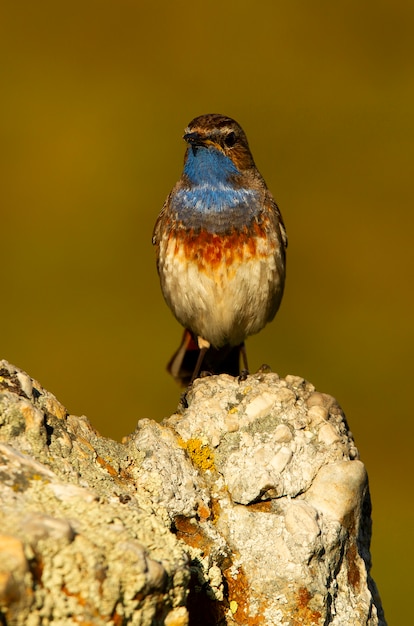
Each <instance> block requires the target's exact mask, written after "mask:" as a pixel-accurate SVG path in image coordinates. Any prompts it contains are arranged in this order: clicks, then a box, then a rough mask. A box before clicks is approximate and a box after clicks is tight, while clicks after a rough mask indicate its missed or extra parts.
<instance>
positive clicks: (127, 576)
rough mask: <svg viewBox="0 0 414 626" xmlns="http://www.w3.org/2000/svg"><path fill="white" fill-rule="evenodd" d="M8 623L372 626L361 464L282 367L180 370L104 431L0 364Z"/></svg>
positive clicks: (0, 570)
mask: <svg viewBox="0 0 414 626" xmlns="http://www.w3.org/2000/svg"><path fill="white" fill-rule="evenodd" d="M0 391H1V393H0V475H1V478H2V480H1V483H0V501H1V511H0V528H1V533H2V534H1V535H0V610H1V611H2V613H3V614H4V619H5V623H7V624H8V625H10V624H11V625H16V626H20V625H23V624H24V625H26V624H27V625H28V626H37V625H40V624H50V625H51V626H53V625H55V626H58V625H61V624H68V625H70V624H78V623H88V624H91V625H101V624H109V625H111V624H113V625H114V626H117V625H118V624H131V625H133V624H139V625H140V626H145V625H150V624H151V625H157V624H166V625H167V626H190V625H193V624H197V625H200V626H207V625H213V624H217V625H224V624H240V625H249V624H251V625H256V624H269V625H276V626H277V625H280V626H282V625H283V626H286V625H292V626H294V625H297V624H310V625H312V624H315V625H320V626H322V625H323V626H328V625H333V626H339V625H340V626H347V625H349V626H350V625H351V624H352V625H357V624H358V625H369V626H376V625H380V626H385V624H386V622H385V620H384V616H383V612H382V608H381V602H380V599H379V596H378V593H377V590H376V588H375V584H374V582H373V581H372V579H371V577H370V573H369V571H370V553H369V546H370V535H371V520H370V502H369V490H368V482H367V476H366V470H365V467H364V465H363V463H362V462H361V461H360V460H359V458H358V451H357V449H356V447H355V444H354V442H353V439H352V435H351V433H350V432H349V429H348V426H347V423H346V420H345V418H344V415H343V413H342V411H341V409H340V407H339V406H338V404H337V403H336V401H335V400H334V398H332V397H331V396H328V395H327V394H323V393H320V392H317V391H315V389H314V387H313V386H312V385H311V384H309V383H308V382H306V381H305V380H303V379H301V378H299V377H296V376H287V377H286V378H285V379H280V378H279V377H278V376H277V375H276V374H274V373H264V372H261V373H258V374H257V375H255V376H249V377H247V379H246V380H245V381H239V380H237V379H234V378H232V377H230V376H226V375H223V376H214V377H209V378H204V379H200V380H197V381H196V382H195V383H194V385H193V387H192V388H191V390H189V392H188V394H187V404H188V407H187V408H186V409H183V408H181V409H180V410H179V411H178V412H177V413H176V414H174V415H173V416H171V417H170V418H168V419H166V420H164V422H163V423H162V424H157V423H155V422H152V421H150V420H146V419H144V420H141V421H140V422H139V423H138V426H137V428H136V430H135V432H134V433H133V434H132V435H130V436H128V437H126V438H125V440H124V441H123V443H122V444H120V443H116V442H114V441H111V440H108V439H105V438H104V437H101V436H100V435H99V434H98V433H96V431H95V430H94V429H93V428H92V427H91V425H90V424H89V422H88V421H87V419H86V418H84V417H76V416H73V415H68V414H67V412H66V410H65V408H64V407H63V406H62V405H61V404H60V403H59V402H58V400H57V399H56V398H54V396H52V394H50V393H48V392H47V391H46V390H44V389H43V388H42V387H41V386H40V384H39V383H38V382H37V381H35V380H32V379H31V378H30V377H29V376H28V375H27V374H25V373H24V372H22V371H20V370H18V369H17V368H15V367H14V366H12V365H10V364H9V363H7V362H6V361H2V362H0Z"/></svg>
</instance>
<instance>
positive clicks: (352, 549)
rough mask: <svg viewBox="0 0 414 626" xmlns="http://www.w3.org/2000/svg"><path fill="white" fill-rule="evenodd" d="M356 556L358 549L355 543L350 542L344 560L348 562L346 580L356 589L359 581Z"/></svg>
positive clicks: (359, 574)
mask: <svg viewBox="0 0 414 626" xmlns="http://www.w3.org/2000/svg"><path fill="white" fill-rule="evenodd" d="M357 556H358V551H357V549H356V545H355V544H354V543H351V545H350V546H349V548H348V550H347V552H346V561H347V564H348V576H347V577H348V582H349V584H350V585H351V586H352V587H353V588H354V589H355V590H356V591H358V589H359V585H360V582H361V573H360V571H359V567H358V565H357Z"/></svg>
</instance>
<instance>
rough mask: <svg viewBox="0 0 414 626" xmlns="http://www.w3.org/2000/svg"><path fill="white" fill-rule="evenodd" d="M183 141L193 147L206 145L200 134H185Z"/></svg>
mask: <svg viewBox="0 0 414 626" xmlns="http://www.w3.org/2000/svg"><path fill="white" fill-rule="evenodd" d="M183 139H184V141H186V142H187V143H189V144H190V145H191V146H201V145H203V143H204V141H203V140H202V139H201V137H200V135H199V134H198V133H185V135H184V137H183Z"/></svg>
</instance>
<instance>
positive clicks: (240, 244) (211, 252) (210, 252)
mask: <svg viewBox="0 0 414 626" xmlns="http://www.w3.org/2000/svg"><path fill="white" fill-rule="evenodd" d="M266 235H267V233H266V230H265V228H264V227H263V226H261V225H259V224H258V223H256V222H255V223H254V224H253V225H251V226H250V227H249V228H248V227H245V228H244V229H242V230H238V231H236V230H231V231H230V232H229V233H221V234H215V233H211V232H209V231H207V230H205V229H200V230H194V229H192V230H190V231H186V230H182V229H178V230H175V231H172V232H171V233H170V240H171V241H172V242H173V245H174V254H175V255H176V256H178V255H179V254H183V255H184V257H185V259H187V260H188V261H193V262H196V263H197V265H198V269H199V270H200V271H209V272H211V271H212V269H214V268H215V267H217V266H218V265H221V264H222V263H224V264H225V265H226V266H227V267H229V266H232V265H233V264H238V263H241V262H243V261H246V260H248V259H250V258H255V259H257V258H260V257H262V256H263V253H262V252H260V250H259V248H258V245H257V244H258V240H259V239H262V240H263V239H265V238H266ZM267 254H268V252H267V253H266V254H265V256H267Z"/></svg>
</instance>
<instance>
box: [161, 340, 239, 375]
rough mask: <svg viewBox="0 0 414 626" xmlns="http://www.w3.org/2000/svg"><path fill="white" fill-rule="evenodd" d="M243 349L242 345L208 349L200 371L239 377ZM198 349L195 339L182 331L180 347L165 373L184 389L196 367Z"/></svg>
mask: <svg viewBox="0 0 414 626" xmlns="http://www.w3.org/2000/svg"><path fill="white" fill-rule="evenodd" d="M243 349H244V343H242V344H239V345H238V346H224V347H223V348H218V349H216V348H213V347H210V348H208V350H207V352H206V354H205V356H204V358H203V363H202V368H201V369H202V371H203V372H208V373H209V374H230V375H231V376H239V375H240V353H241V351H242V350H243ZM199 354H200V349H199V347H198V344H197V338H196V337H195V336H194V335H193V333H192V332H191V331H189V330H187V329H185V330H184V334H183V338H182V340H181V344H180V347H179V348H178V350H177V351H176V352H175V353H174V354H173V356H172V357H171V359H170V361H169V363H168V365H167V371H168V372H169V373H170V374H171V376H172V377H173V378H174V380H176V381H177V383H179V384H180V385H182V386H183V387H186V386H187V385H188V384H189V383H190V381H191V379H192V375H193V372H194V369H195V367H196V363H197V359H198V355H199Z"/></svg>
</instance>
